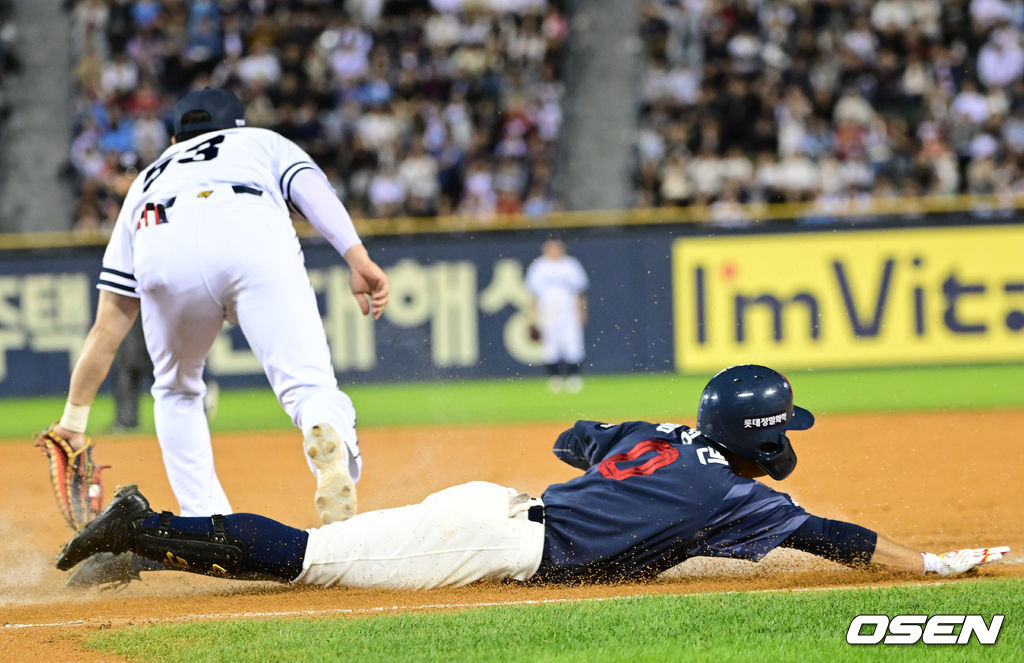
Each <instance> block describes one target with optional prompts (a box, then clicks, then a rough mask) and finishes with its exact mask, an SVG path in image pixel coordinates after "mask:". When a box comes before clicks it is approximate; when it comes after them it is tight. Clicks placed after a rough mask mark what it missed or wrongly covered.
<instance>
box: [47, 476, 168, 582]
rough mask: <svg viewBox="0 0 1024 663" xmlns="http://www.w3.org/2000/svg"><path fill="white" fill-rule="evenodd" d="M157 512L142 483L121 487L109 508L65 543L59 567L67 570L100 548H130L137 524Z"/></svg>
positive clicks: (120, 549) (119, 551)
mask: <svg viewBox="0 0 1024 663" xmlns="http://www.w3.org/2000/svg"><path fill="white" fill-rule="evenodd" d="M153 513H154V511H153V510H152V509H150V508H149V501H148V500H147V499H146V498H145V497H143V495H142V493H141V492H139V487H138V486H135V485H130V486H123V487H121V488H118V489H117V492H116V493H115V494H114V499H112V500H110V504H108V505H107V508H106V509H104V510H103V512H102V513H100V515H98V516H96V518H95V519H94V520H93V521H92V522H90V523H89V524H88V525H86V526H85V527H83V528H82V529H80V530H79V531H78V533H77V534H75V536H74V538H72V539H71V540H70V541H68V542H67V544H65V546H64V549H63V550H62V551H60V554H59V555H58V556H57V568H58V569H60V570H61V571H67V570H68V569H70V568H71V567H73V566H74V565H75V564H78V563H79V562H81V561H82V560H84V559H86V558H87V557H91V556H92V555H94V554H96V553H98V552H111V553H122V552H127V551H129V550H130V549H131V546H132V535H133V533H134V532H133V530H134V527H133V525H134V524H135V523H136V522H137V521H139V520H142V519H143V518H147V517H149V516H151V515H153Z"/></svg>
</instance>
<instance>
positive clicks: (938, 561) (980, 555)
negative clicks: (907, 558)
mask: <svg viewBox="0 0 1024 663" xmlns="http://www.w3.org/2000/svg"><path fill="white" fill-rule="evenodd" d="M1009 551H1010V547H1009V546H997V547H995V548H964V549H962V550H952V551H950V552H946V553H942V554H941V555H933V554H932V553H921V554H922V556H923V557H924V572H925V573H938V574H939V575H940V576H955V575H960V574H961V573H966V572H967V571H970V570H971V569H973V568H974V567H976V566H980V565H982V564H988V563H990V562H995V561H997V560H999V559H1002V557H1003V554H1004V553H1007V552H1009Z"/></svg>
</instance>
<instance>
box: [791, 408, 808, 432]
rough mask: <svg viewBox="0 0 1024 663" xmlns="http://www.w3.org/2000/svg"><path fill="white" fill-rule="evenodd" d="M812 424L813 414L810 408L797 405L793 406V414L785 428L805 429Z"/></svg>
mask: <svg viewBox="0 0 1024 663" xmlns="http://www.w3.org/2000/svg"><path fill="white" fill-rule="evenodd" d="M813 425H814V415H813V414H811V412H810V410H805V409H803V408H802V407H800V406H799V405H794V406H793V416H792V417H790V419H789V423H788V424H787V425H786V430H807V429H808V428H810V427H811V426H813Z"/></svg>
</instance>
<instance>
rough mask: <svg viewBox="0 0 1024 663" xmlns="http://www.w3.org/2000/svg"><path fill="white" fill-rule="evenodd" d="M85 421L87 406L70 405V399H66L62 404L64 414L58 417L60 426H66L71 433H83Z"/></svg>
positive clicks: (87, 412) (87, 419) (87, 411)
mask: <svg viewBox="0 0 1024 663" xmlns="http://www.w3.org/2000/svg"><path fill="white" fill-rule="evenodd" d="M87 423H89V406H88V405H72V404H71V401H68V403H67V405H65V406H64V416H62V417H61V418H60V427H61V428H66V429H68V430H69V431H71V432H72V433H84V432H85V426H86V424H87Z"/></svg>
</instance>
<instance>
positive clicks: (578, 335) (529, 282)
mask: <svg viewBox="0 0 1024 663" xmlns="http://www.w3.org/2000/svg"><path fill="white" fill-rule="evenodd" d="M588 285H589V282H588V280H587V272H586V271H585V270H584V269H583V265H581V264H580V261H579V260H577V259H576V258H574V257H572V256H570V255H568V254H567V253H566V250H565V242H563V241H562V240H560V239H557V238H552V239H549V240H547V241H545V242H544V244H543V245H542V246H541V255H540V256H539V257H537V258H536V259H535V260H534V261H533V262H532V263H530V266H529V267H528V268H527V270H526V289H527V290H529V292H530V295H531V296H532V299H531V302H530V311H529V312H530V316H531V318H532V322H533V323H534V324H535V325H536V326H537V328H538V329H539V330H540V340H541V343H542V344H543V347H544V363H545V365H546V366H547V370H548V374H549V375H550V376H551V377H550V378H549V382H548V384H549V385H550V387H551V389H552V391H560V390H561V388H562V386H563V384H564V386H565V388H566V389H568V390H569V391H572V392H577V391H579V390H580V388H581V387H582V386H583V382H582V379H581V378H580V368H581V364H582V362H583V356H584V349H583V326H584V325H585V324H586V323H587V297H586V291H587V287H588ZM563 373H564V374H565V377H563Z"/></svg>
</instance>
